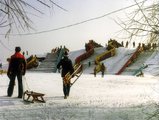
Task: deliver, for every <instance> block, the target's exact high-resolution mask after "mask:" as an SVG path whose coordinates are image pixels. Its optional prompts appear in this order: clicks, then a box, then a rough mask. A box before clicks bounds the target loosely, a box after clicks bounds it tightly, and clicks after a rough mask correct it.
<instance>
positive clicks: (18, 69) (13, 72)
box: [7, 47, 26, 98]
mask: <svg viewBox="0 0 159 120" xmlns="http://www.w3.org/2000/svg"><path fill="white" fill-rule="evenodd" d="M20 51H21V48H20V47H16V48H15V54H14V55H12V56H11V58H10V60H9V66H8V71H7V76H8V77H9V79H10V82H9V86H8V90H7V95H8V96H9V97H11V96H12V94H13V90H14V84H15V78H16V77H17V80H18V98H22V96H23V84H22V76H23V75H25V72H26V60H25V57H24V55H22V54H21V53H20Z"/></svg>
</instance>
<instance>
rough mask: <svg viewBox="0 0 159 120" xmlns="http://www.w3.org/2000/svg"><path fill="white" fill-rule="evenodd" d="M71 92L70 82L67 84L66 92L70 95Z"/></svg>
mask: <svg viewBox="0 0 159 120" xmlns="http://www.w3.org/2000/svg"><path fill="white" fill-rule="evenodd" d="M69 93H70V83H69V84H67V93H66V95H67V96H69Z"/></svg>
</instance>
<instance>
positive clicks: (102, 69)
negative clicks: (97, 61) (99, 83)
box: [101, 63, 106, 77]
mask: <svg viewBox="0 0 159 120" xmlns="http://www.w3.org/2000/svg"><path fill="white" fill-rule="evenodd" d="M105 69H106V68H105V65H104V63H102V65H101V72H102V77H104V73H105Z"/></svg>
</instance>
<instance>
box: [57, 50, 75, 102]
mask: <svg viewBox="0 0 159 120" xmlns="http://www.w3.org/2000/svg"><path fill="white" fill-rule="evenodd" d="M61 66H62V72H61V77H62V78H63V93H64V99H67V97H68V96H69V92H70V87H71V86H70V85H71V83H70V81H66V79H64V78H65V75H66V74H67V73H68V72H70V74H72V73H73V72H74V68H73V65H72V61H71V60H70V59H69V58H68V53H67V52H65V54H64V57H63V58H62V59H61V61H60V62H59V63H58V64H57V69H60V67H61Z"/></svg>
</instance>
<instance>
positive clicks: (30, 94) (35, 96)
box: [23, 90, 45, 103]
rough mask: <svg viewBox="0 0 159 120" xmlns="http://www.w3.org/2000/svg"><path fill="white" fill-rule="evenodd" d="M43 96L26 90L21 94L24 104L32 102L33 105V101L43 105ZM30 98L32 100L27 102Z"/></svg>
mask: <svg viewBox="0 0 159 120" xmlns="http://www.w3.org/2000/svg"><path fill="white" fill-rule="evenodd" d="M44 95H45V94H43V93H38V92H33V91H28V90H26V91H25V92H24V93H23V100H24V101H26V102H32V103H34V101H37V102H42V103H45V100H44V98H43V96H44ZM30 97H32V100H29V98H30ZM39 98H40V99H39Z"/></svg>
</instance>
